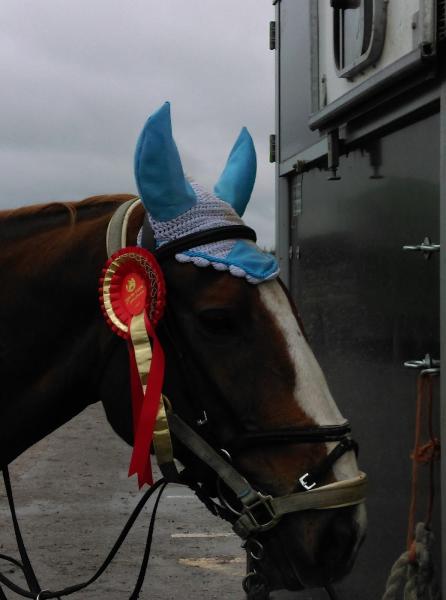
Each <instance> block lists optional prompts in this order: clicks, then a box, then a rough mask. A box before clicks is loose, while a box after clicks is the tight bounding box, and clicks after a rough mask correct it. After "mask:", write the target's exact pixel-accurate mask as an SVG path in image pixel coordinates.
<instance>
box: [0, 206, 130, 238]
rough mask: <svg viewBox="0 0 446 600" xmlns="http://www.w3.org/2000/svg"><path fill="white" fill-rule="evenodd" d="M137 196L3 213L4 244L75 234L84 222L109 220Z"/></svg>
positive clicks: (0, 218)
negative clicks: (76, 227)
mask: <svg viewBox="0 0 446 600" xmlns="http://www.w3.org/2000/svg"><path fill="white" fill-rule="evenodd" d="M134 197H135V195H134V194H107V195H101V196H91V197H89V198H85V199H84V200H78V201H67V202H49V203H47V204H34V205H31V206H23V207H20V208H15V209H10V210H3V211H0V243H1V242H6V241H13V240H17V239H23V238H26V237H29V236H32V235H34V234H37V233H42V234H47V236H52V235H53V233H52V232H54V231H55V229H59V230H60V231H61V234H62V235H66V234H67V233H69V234H70V233H73V232H74V228H75V226H77V225H79V224H80V223H87V221H88V222H91V223H93V222H94V221H96V219H99V218H101V219H104V218H108V215H110V213H112V212H113V210H114V209H115V208H117V207H118V206H119V204H122V203H123V202H125V201H126V200H129V199H130V198H134Z"/></svg>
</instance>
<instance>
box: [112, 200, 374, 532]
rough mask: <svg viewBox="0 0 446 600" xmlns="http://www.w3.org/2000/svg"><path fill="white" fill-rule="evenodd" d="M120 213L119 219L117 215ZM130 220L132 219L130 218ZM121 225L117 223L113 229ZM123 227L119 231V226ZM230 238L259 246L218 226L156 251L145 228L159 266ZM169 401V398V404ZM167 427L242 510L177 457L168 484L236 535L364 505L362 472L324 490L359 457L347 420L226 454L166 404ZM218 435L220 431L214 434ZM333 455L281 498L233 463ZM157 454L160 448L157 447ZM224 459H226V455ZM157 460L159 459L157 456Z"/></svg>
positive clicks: (245, 231)
mask: <svg viewBox="0 0 446 600" xmlns="http://www.w3.org/2000/svg"><path fill="white" fill-rule="evenodd" d="M138 204H139V200H130V201H129V202H128V203H125V204H123V205H122V206H121V207H120V208H119V209H118V211H117V212H116V213H115V215H114V216H113V217H112V221H111V222H110V226H109V229H108V232H107V249H108V252H109V255H110V254H112V253H113V252H115V251H116V250H118V249H120V248H121V247H122V245H125V244H126V240H125V233H126V232H125V229H126V224H127V221H128V214H129V212H131V211H132V210H133V208H135V206H137V205H138ZM118 213H120V215H119V214H118ZM126 215H127V216H126ZM113 220H116V224H113ZM118 223H119V227H118V226H117V224H118ZM226 239H249V240H252V241H254V242H255V241H256V239H257V236H256V234H255V231H253V230H252V229H251V228H249V227H246V226H245V225H231V226H226V227H216V228H213V229H208V230H205V231H201V232H198V233H192V234H190V235H186V236H184V237H181V238H178V239H175V240H173V241H171V242H168V243H166V244H164V245H162V246H160V247H158V248H155V240H154V235H153V231H152V229H151V226H150V222H149V219H148V217H147V216H146V217H145V219H144V223H143V229H142V244H143V246H144V247H146V249H148V250H150V251H151V252H153V254H154V255H155V257H156V258H157V260H158V262H162V261H164V260H166V259H168V258H172V257H174V256H175V254H177V253H179V252H183V251H185V250H189V249H191V248H195V247H197V246H200V245H203V244H209V243H212V242H217V241H221V240H226ZM166 400H167V399H166ZM165 409H166V418H165V420H166V422H167V424H168V427H169V429H170V431H171V432H172V433H173V434H174V436H175V437H176V438H177V439H178V440H179V441H180V442H181V443H182V444H183V445H184V446H185V447H186V448H187V449H188V450H189V451H190V452H191V453H192V454H193V455H195V456H196V457H197V458H198V459H200V461H202V462H203V463H204V464H205V465H207V467H208V468H210V469H211V470H212V471H214V472H215V474H216V475H217V478H218V480H219V481H221V482H223V483H224V484H225V485H226V486H227V487H228V488H229V489H230V490H231V491H232V492H233V493H234V495H235V496H236V498H237V500H238V503H239V506H238V507H236V508H235V507H233V506H231V505H230V504H229V503H228V501H227V500H226V499H225V498H224V495H223V493H221V486H218V489H219V490H220V493H219V496H220V502H221V503H219V504H217V503H215V502H213V501H212V500H211V499H210V498H209V496H207V497H206V494H205V493H204V492H203V490H202V489H201V488H199V487H197V485H196V484H194V482H193V478H192V477H191V476H190V474H189V473H187V469H186V470H185V471H182V472H181V474H180V473H178V470H177V468H176V465H175V463H174V457H173V455H172V456H171V459H170V460H169V461H167V462H166V461H165V458H163V459H161V460H158V462H159V465H160V468H161V471H162V473H163V475H164V477H165V478H166V479H167V480H168V481H175V482H182V483H185V482H187V483H188V485H191V486H192V487H193V488H194V489H195V491H196V492H197V494H198V495H199V497H200V498H201V499H202V500H203V501H204V502H205V504H206V505H207V506H208V507H209V508H211V510H212V511H213V512H214V513H216V514H218V515H219V516H222V517H223V518H226V519H227V520H229V521H231V522H232V526H233V529H234V531H235V533H236V534H237V535H238V536H240V537H241V538H242V539H247V538H249V537H250V536H252V535H253V534H255V533H258V532H262V531H266V530H268V529H271V528H272V527H274V526H275V525H276V524H277V523H278V522H279V521H280V519H281V518H282V516H283V515H285V514H289V513H294V512H301V511H304V510H311V509H318V510H319V509H333V508H341V507H346V506H354V505H356V504H360V503H361V502H364V500H365V492H366V485H367V476H366V475H365V473H362V472H359V473H358V475H357V476H356V477H353V478H350V479H345V480H341V481H336V482H334V483H329V484H326V485H320V484H321V482H323V481H324V479H326V477H327V475H328V474H329V472H330V470H331V469H332V467H333V466H334V464H335V463H336V462H337V461H338V460H339V459H340V458H341V457H342V456H343V455H344V454H345V453H346V452H349V451H354V452H356V453H357V451H358V445H357V443H356V442H355V441H354V440H353V439H352V438H351V437H350V432H351V429H350V425H349V423H348V422H347V421H345V422H344V423H342V424H340V425H323V426H312V427H291V428H280V429H271V430H264V431H256V432H249V433H245V434H243V435H242V436H240V437H239V438H238V439H237V443H236V444H234V445H233V446H232V447H231V448H226V449H225V450H224V451H223V453H222V452H221V451H220V452H219V451H217V450H216V449H215V448H213V447H212V446H211V445H210V444H209V443H208V442H207V441H206V440H205V439H204V438H203V437H202V436H201V435H199V434H198V433H197V432H196V431H195V429H193V428H192V427H190V425H188V424H187V423H186V422H185V421H184V420H183V419H182V418H181V417H180V416H179V415H178V414H176V413H175V412H174V411H173V410H172V408H171V405H170V402H169V401H167V402H165ZM195 422H196V423H197V424H198V425H199V426H200V425H201V424H202V423H203V419H202V415H201V414H200V416H198V415H197V418H196V419H195ZM212 433H213V434H214V436H215V434H216V432H212ZM336 442H337V444H336V445H335V447H334V448H333V449H332V450H331V451H330V452H329V454H328V455H327V456H326V457H325V458H324V459H323V460H322V461H321V462H320V463H319V464H318V465H316V466H315V467H313V468H312V469H311V470H309V471H308V472H306V473H301V474H298V475H297V484H296V487H295V490H294V491H293V492H292V493H291V494H287V495H283V496H276V497H273V496H271V495H265V494H263V493H262V492H260V491H258V490H256V489H254V488H253V487H252V486H251V485H250V483H249V482H248V481H247V480H246V478H245V477H244V476H243V475H241V474H240V473H239V472H238V471H237V470H236V469H235V468H234V467H233V465H232V464H231V461H230V460H228V458H229V459H230V456H231V455H232V456H235V455H238V454H239V453H240V452H242V451H243V450H245V449H247V448H252V447H256V446H261V447H262V448H263V447H265V445H284V444H309V443H315V444H323V443H336ZM155 453H156V454H157V452H156V445H155ZM222 454H223V455H222ZM157 458H159V457H158V456H157Z"/></svg>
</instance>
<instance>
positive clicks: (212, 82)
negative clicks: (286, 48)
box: [0, 0, 274, 245]
mask: <svg viewBox="0 0 446 600" xmlns="http://www.w3.org/2000/svg"><path fill="white" fill-rule="evenodd" d="M273 17H274V14H273V8H272V6H271V0H243V1H240V0H163V1H162V2H160V0H3V2H2V18H1V22H0V57H1V59H0V60H1V67H0V70H1V80H2V92H1V96H0V98H1V100H0V106H1V110H0V132H1V135H0V164H1V177H0V208H7V207H12V206H19V205H22V204H30V203H33V202H47V201H50V200H67V199H81V198H84V197H86V196H89V195H93V194H98V193H108V192H111V193H113V192H134V191H135V184H134V180H133V173H132V161H133V150H134V146H135V141H136V139H137V136H138V133H139V131H140V129H141V127H142V125H143V123H144V121H145V119H146V117H147V116H148V114H150V113H151V112H152V111H154V110H156V109H157V108H158V107H159V106H160V105H161V104H162V103H163V102H164V101H165V100H170V101H171V103H172V120H173V128H174V135H175V139H176V141H177V144H178V146H179V148H180V152H181V156H182V160H183V166H184V168H185V170H186V172H187V173H188V174H189V175H191V176H192V177H194V178H196V179H197V181H199V182H200V183H202V184H203V185H206V186H208V187H212V186H213V184H214V182H215V181H216V180H217V178H218V176H219V174H220V171H221V170H222V168H223V166H224V163H225V160H226V157H227V154H228V152H229V150H230V149H231V146H232V144H233V142H234V141H235V139H236V137H237V135H238V133H239V130H240V128H241V126H242V125H246V126H247V127H248V129H249V130H250V132H251V134H252V136H253V138H254V142H255V145H256V149H257V154H258V164H259V168H258V175H257V183H256V187H255V189H254V195H253V199H252V200H251V205H250V207H249V209H248V211H247V212H246V219H245V220H246V221H247V222H248V223H249V224H250V225H251V226H254V227H255V228H256V229H257V232H258V234H259V239H260V242H261V243H263V244H268V245H270V244H272V242H273V238H274V169H273V167H272V166H271V165H270V164H269V163H268V137H269V134H270V133H271V132H272V131H273V129H274V56H273V53H272V52H271V51H270V50H269V49H268V22H269V21H270V20H271V19H272V18H273Z"/></svg>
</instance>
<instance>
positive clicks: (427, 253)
mask: <svg viewBox="0 0 446 600" xmlns="http://www.w3.org/2000/svg"><path fill="white" fill-rule="evenodd" d="M403 250H408V251H411V252H422V253H423V255H424V258H425V259H426V260H427V259H428V258H430V257H431V256H432V254H433V253H434V252H439V251H440V244H432V242H431V240H430V238H429V237H425V238H424V240H423V241H422V242H421V244H418V245H417V246H403Z"/></svg>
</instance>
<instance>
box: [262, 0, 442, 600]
mask: <svg viewBox="0 0 446 600" xmlns="http://www.w3.org/2000/svg"><path fill="white" fill-rule="evenodd" d="M371 1H372V0H371ZM331 4H332V5H333V6H332V7H330V6H329V3H328V2H327V3H326V5H327V8H326V9H325V10H324V12H325V14H324V15H321V3H320V2H319V3H318V2H307V1H306V2H303V1H302V2H301V1H299V2H295V1H294V0H279V1H277V2H275V5H276V38H275V43H276V44H275V45H276V50H275V51H276V53H277V59H276V65H277V71H276V82H277V88H276V90H277V119H276V139H275V142H276V144H275V146H276V156H275V160H276V173H277V180H276V183H277V186H276V190H277V194H276V208H277V230H276V232H277V235H276V243H277V253H278V256H279V258H280V261H281V267H282V276H283V278H284V280H285V282H286V283H287V285H288V286H289V289H290V291H291V293H292V296H293V298H294V299H295V301H296V303H297V306H298V308H299V311H300V312H301V314H302V317H303V322H304V325H305V328H306V332H307V334H308V337H309V339H310V343H311V345H312V348H313V350H314V351H315V354H316V356H317V358H318V360H319V361H320V363H321V366H322V368H323V370H324V372H325V374H326V376H327V380H328V382H329V385H330V388H331V391H332V393H333V396H334V398H335V400H336V402H337V404H338V406H339V407H340V409H341V411H342V412H343V414H344V416H346V417H347V418H348V419H349V420H350V421H351V422H352V425H353V429H354V434H355V437H356V439H357V440H358V441H359V443H360V455H359V461H360V466H361V468H362V469H363V470H365V471H366V472H367V473H368V475H369V479H370V493H369V499H368V503H367V508H368V535H367V539H366V541H365V543H364V545H363V548H362V549H361V551H360V554H359V557H358V559H357V562H356V565H355V567H354V568H353V571H352V573H351V574H350V575H349V576H348V577H347V578H346V579H345V580H344V581H342V582H340V583H338V584H337V585H336V586H335V587H336V590H337V592H338V593H339V595H340V598H342V599H343V600H358V599H361V600H378V599H380V598H381V597H382V595H383V592H384V589H385V583H386V579H387V577H388V575H389V572H390V569H391V567H392V564H393V563H394V562H395V560H396V559H397V558H398V556H399V555H400V554H401V553H402V552H403V551H404V550H405V544H406V529H407V519H408V511H409V502H410V489H411V460H410V453H411V451H412V448H413V445H414V427H415V400H416V385H417V377H418V374H419V371H420V369H417V368H410V367H405V366H404V363H408V362H411V361H412V362H413V361H423V360H424V359H425V357H426V356H427V355H428V359H427V360H428V361H429V360H431V361H432V362H431V364H430V366H434V367H435V368H436V369H437V368H438V369H439V367H440V365H439V363H437V361H440V357H441V354H442V356H446V354H445V352H443V353H441V352H440V350H441V347H443V345H444V343H445V339H446V325H445V322H446V319H444V318H443V315H444V310H445V309H444V307H445V306H446V294H445V292H446V288H445V282H446V262H445V258H444V253H443V252H442V251H441V250H440V246H441V242H442V241H444V240H443V237H444V235H445V231H446V216H445V215H446V211H445V209H444V207H445V206H446V197H445V195H446V190H445V188H446V186H445V179H446V168H445V161H446V116H445V115H446V92H445V89H446V83H445V71H444V65H443V64H442V60H441V58H442V57H445V56H446V49H445V47H444V2H433V3H432V2H431V3H430V4H429V6H430V7H432V6H433V7H434V8H435V13H434V14H433V15H431V17H432V19H433V23H432V21H429V23H428V24H430V25H431V26H432V29H431V33H432V38H429V39H431V41H432V45H431V47H430V48H429V49H427V47H426V46H423V43H425V42H426V39H427V38H423V39H421V41H419V40H418V41H416V40H415V41H414V48H413V50H411V52H410V53H409V54H404V55H403V56H402V57H400V58H399V59H398V60H396V61H394V62H393V63H391V64H386V65H385V66H384V67H383V68H382V69H379V68H377V67H379V62H378V64H376V63H374V64H370V65H369V66H367V65H366V66H364V70H365V72H367V68H368V69H369V71H370V70H372V69H374V70H375V71H374V72H372V73H371V75H370V77H368V78H366V79H363V80H360V81H359V82H356V77H360V76H362V75H363V72H361V71H358V72H357V73H358V75H356V74H353V76H351V77H347V81H348V82H349V83H351V89H349V90H347V92H346V93H345V92H344V93H343V94H341V95H338V96H337V97H336V98H331V99H330V98H328V100H329V101H327V96H328V97H329V96H330V89H328V90H327V89H326V88H325V87H324V86H325V85H326V81H330V77H329V76H327V75H326V73H324V72H321V65H323V61H321V60H320V57H318V49H319V52H320V48H321V45H320V44H319V45H318V36H320V35H321V32H322V25H321V22H322V20H323V19H325V21H327V19H329V18H331V17H332V18H333V19H335V18H338V19H339V18H340V17H339V14H338V15H337V17H336V15H335V13H336V10H337V9H336V5H337V2H336V0H334V1H333V2H332V3H331ZM359 4H361V5H364V4H367V2H365V3H364V2H362V3H359ZM422 4H423V0H420V7H421V5H422ZM375 8H376V9H378V8H379V6H378V5H376V6H375ZM421 8H423V7H421ZM421 8H420V10H421ZM423 10H427V9H426V6H424V8H423ZM338 12H339V11H338ZM349 18H350V17H349ZM413 18H415V17H413ZM417 18H418V19H420V18H421V17H420V16H419V15H418V16H417ZM389 19H390V17H389ZM442 19H443V21H442ZM389 23H390V21H389V22H388V23H387V31H386V36H387V37H386V43H388V44H389V43H390V42H391V41H392V40H391V37H390V36H392V35H394V32H392V30H390V29H389V27H390V25H389ZM417 27H421V24H420V21H419V20H418V21H417ZM442 27H443V29H442ZM412 28H413V29H415V27H414V26H412ZM420 35H423V34H422V33H420ZM426 35H427V34H426ZM347 42H348V39H345V40H344V43H345V44H347ZM324 43H325V44H326V41H325V42H324ZM427 50H428V52H427ZM324 51H325V52H327V49H326V48H325V49H324ZM333 52H335V48H334V49H333ZM352 52H353V51H352ZM426 52H427V53H426ZM333 63H336V57H335V56H334V57H333ZM343 68H344V70H345V69H348V65H343ZM336 73H337V75H338V76H339V77H345V76H344V75H343V74H342V69H340V68H337V69H336ZM324 77H325V82H324ZM332 81H334V79H333V77H332ZM355 84H356V85H355ZM333 85H334V86H335V87H336V85H337V84H336V82H335V83H334V84H333ZM342 86H344V88H346V83H345V81H342V82H341V85H340V87H342ZM440 223H443V226H442V227H440ZM423 243H424V246H422V248H421V250H420V249H416V248H415V249H403V247H404V246H411V247H417V246H421V245H422V244H423ZM443 247H444V246H443ZM424 248H427V249H428V250H426V251H423V249H424ZM440 298H442V301H441V302H440ZM440 323H441V327H442V333H441V335H440ZM412 366H413V367H416V363H413V364H412ZM437 375H438V374H437V373H435V374H434V375H433V377H432V389H433V393H434V429H435V432H436V435H437V436H438V437H442V438H443V439H446V438H445V437H444V436H445V435H446V417H445V414H446V411H445V407H446V392H445V389H446V388H442V390H440V378H439V377H438V376H437ZM442 430H443V431H442ZM428 470H429V469H428V467H422V468H421V476H420V482H419V495H418V506H419V512H418V517H419V520H422V519H423V518H424V513H425V510H426V506H427V502H428V495H429V481H428ZM443 472H444V473H445V474H444V476H443V477H442V478H441V476H440V463H438V462H437V463H436V465H435V505H434V519H433V525H432V530H433V532H434V535H435V545H434V550H433V554H434V563H435V569H436V577H437V580H438V581H439V583H440V584H443V585H446V577H445V578H444V579H445V581H443V582H442V581H441V580H442V577H441V574H442V571H443V572H445V573H446V563H445V562H443V568H442V552H441V549H442V543H443V544H445V543H446V539H445V538H444V539H443V542H442V515H446V512H444V509H443V510H442V497H441V491H440V489H441V479H443V481H446V471H443ZM445 498H446V493H445V494H443V503H444V499H445ZM443 518H444V517H443ZM443 529H444V528H443ZM444 554H445V555H446V553H444ZM445 559H446V556H445V557H443V561H445ZM443 593H444V595H445V597H446V589H445V590H444V591H443ZM273 597H274V598H276V597H277V598H278V599H279V598H283V599H285V598H288V597H289V598H291V596H290V595H288V594H286V593H285V592H283V593H278V594H277V595H276V596H273ZM293 597H301V598H305V599H325V598H326V597H327V596H326V595H325V592H323V591H322V590H321V591H317V590H313V591H305V592H301V593H299V594H298V595H297V596H296V595H295V596H293Z"/></svg>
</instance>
